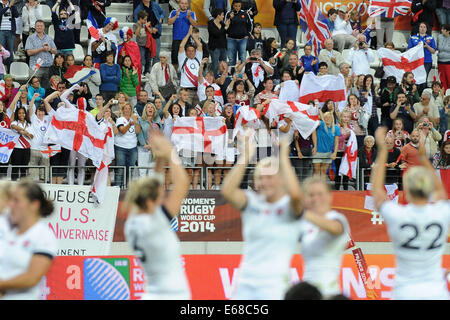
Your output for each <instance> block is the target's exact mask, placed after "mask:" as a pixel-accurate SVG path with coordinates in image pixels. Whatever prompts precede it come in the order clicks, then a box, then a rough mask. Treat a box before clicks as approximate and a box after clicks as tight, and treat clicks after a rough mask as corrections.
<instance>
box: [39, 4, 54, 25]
mask: <svg viewBox="0 0 450 320" xmlns="http://www.w3.org/2000/svg"><path fill="white" fill-rule="evenodd" d="M41 6H42V20H43V21H44V22H45V24H50V23H51V22H52V9H51V8H50V7H49V6H48V5H46V4H41Z"/></svg>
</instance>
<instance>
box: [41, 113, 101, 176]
mask: <svg viewBox="0 0 450 320" xmlns="http://www.w3.org/2000/svg"><path fill="white" fill-rule="evenodd" d="M44 143H47V144H52V143H54V144H59V145H61V146H62V147H63V148H66V149H69V150H74V151H78V152H79V153H81V154H82V155H84V156H85V157H87V158H89V159H91V160H92V163H93V164H94V166H96V167H97V168H99V167H100V165H101V162H102V160H103V149H104V145H105V132H104V130H102V129H101V127H100V126H99V125H98V124H97V121H96V120H95V118H94V116H93V115H92V114H90V113H89V112H86V111H82V110H79V109H77V108H75V107H69V108H65V107H62V108H58V110H56V112H55V114H54V116H53V118H52V122H51V124H50V125H49V127H48V129H47V132H46V133H45V137H44Z"/></svg>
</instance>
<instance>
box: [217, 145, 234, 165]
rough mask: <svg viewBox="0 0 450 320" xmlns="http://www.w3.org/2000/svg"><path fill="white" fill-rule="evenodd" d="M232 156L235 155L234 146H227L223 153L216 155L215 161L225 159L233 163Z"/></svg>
mask: <svg viewBox="0 0 450 320" xmlns="http://www.w3.org/2000/svg"><path fill="white" fill-rule="evenodd" d="M234 156H235V151H234V148H227V149H226V150H225V153H224V154H222V155H217V156H216V161H223V160H225V161H226V162H229V163H234Z"/></svg>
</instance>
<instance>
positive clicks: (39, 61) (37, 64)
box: [31, 58, 44, 72]
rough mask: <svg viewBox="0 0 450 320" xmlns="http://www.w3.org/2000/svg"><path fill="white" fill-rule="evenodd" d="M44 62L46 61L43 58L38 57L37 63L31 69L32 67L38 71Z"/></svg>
mask: <svg viewBox="0 0 450 320" xmlns="http://www.w3.org/2000/svg"><path fill="white" fill-rule="evenodd" d="M43 62H44V60H43V59H41V58H38V59H37V61H36V64H35V65H34V66H33V67H31V69H32V70H33V71H34V72H36V71H37V70H39V68H40V67H41V66H42V63H43Z"/></svg>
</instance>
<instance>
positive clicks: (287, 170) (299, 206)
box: [280, 137, 304, 216]
mask: <svg viewBox="0 0 450 320" xmlns="http://www.w3.org/2000/svg"><path fill="white" fill-rule="evenodd" d="M289 152H290V148H289V139H288V138H287V137H284V138H283V140H281V143H280V173H281V177H282V179H283V180H284V182H285V184H286V189H287V193H288V195H289V197H290V198H291V207H292V209H293V210H294V212H295V213H296V214H297V215H298V216H301V215H303V208H304V206H303V191H302V188H301V187H300V183H299V181H298V179H297V175H296V173H295V170H294V168H293V167H292V164H291V160H290V159H289Z"/></svg>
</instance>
